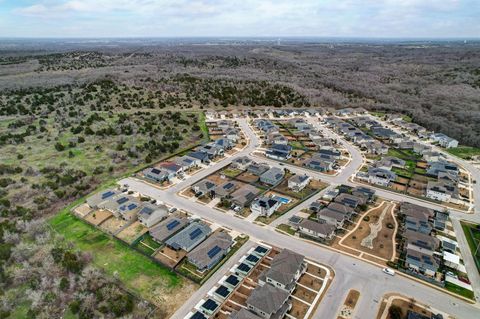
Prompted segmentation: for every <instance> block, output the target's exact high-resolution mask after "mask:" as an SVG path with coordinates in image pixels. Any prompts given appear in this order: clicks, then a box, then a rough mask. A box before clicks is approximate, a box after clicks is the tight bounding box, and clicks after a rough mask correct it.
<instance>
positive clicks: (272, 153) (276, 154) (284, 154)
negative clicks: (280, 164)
mask: <svg viewBox="0 0 480 319" xmlns="http://www.w3.org/2000/svg"><path fill="white" fill-rule="evenodd" d="M291 151H292V147H291V146H290V145H283V144H273V145H272V146H270V148H269V149H268V150H267V151H266V152H265V155H266V156H267V157H268V158H273V159H276V160H280V161H286V160H288V159H289V158H290V152H291Z"/></svg>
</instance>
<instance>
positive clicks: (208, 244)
mask: <svg viewBox="0 0 480 319" xmlns="http://www.w3.org/2000/svg"><path fill="white" fill-rule="evenodd" d="M232 243H233V241H232V237H231V236H230V235H229V234H228V233H226V232H216V233H214V234H212V235H211V236H210V237H209V238H207V239H206V240H205V241H204V242H203V243H201V244H200V245H198V246H197V247H196V248H195V249H193V250H192V251H191V252H190V253H188V255H187V258H188V261H189V262H190V263H192V264H194V265H195V266H196V267H197V270H198V271H200V272H202V271H204V270H209V269H212V268H213V267H214V266H215V265H216V264H217V263H218V262H219V261H220V260H222V258H223V257H224V256H225V255H226V254H227V253H228V252H229V250H230V247H231V246H232Z"/></svg>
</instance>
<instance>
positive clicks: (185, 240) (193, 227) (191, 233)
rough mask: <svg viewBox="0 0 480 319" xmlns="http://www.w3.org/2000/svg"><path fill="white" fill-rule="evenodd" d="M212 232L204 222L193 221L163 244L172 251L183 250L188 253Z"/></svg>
mask: <svg viewBox="0 0 480 319" xmlns="http://www.w3.org/2000/svg"><path fill="white" fill-rule="evenodd" d="M211 232H212V230H211V229H210V227H209V226H208V225H207V224H205V223H204V222H200V221H195V222H192V223H191V224H190V225H188V226H187V227H186V228H185V229H183V230H181V231H180V232H178V233H177V234H175V235H173V236H172V237H170V238H169V239H167V241H166V242H165V244H166V245H167V246H168V247H170V248H172V249H173V250H180V249H183V250H185V251H186V252H190V251H191V250H192V249H193V248H195V247H196V246H197V245H198V244H200V243H201V242H202V241H203V240H205V238H207V236H208V235H209V234H210V233H211Z"/></svg>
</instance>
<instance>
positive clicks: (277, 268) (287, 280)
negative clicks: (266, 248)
mask: <svg viewBox="0 0 480 319" xmlns="http://www.w3.org/2000/svg"><path fill="white" fill-rule="evenodd" d="M304 259H305V257H304V256H302V255H300V254H297V253H295V252H293V251H291V250H288V249H283V250H282V251H281V252H280V253H279V254H278V255H276V256H275V257H273V259H272V263H271V266H270V268H269V269H268V270H267V272H266V273H265V276H266V277H267V278H272V279H273V280H275V281H276V282H279V283H282V284H283V285H285V286H289V285H291V284H292V282H293V281H294V280H295V274H296V273H297V271H298V270H299V269H301V268H302V267H303V261H304Z"/></svg>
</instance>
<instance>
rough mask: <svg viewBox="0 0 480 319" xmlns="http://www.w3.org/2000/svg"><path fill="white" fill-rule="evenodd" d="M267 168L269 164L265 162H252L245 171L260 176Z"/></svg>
mask: <svg viewBox="0 0 480 319" xmlns="http://www.w3.org/2000/svg"><path fill="white" fill-rule="evenodd" d="M269 168H270V166H269V165H268V164H265V163H260V164H258V163H252V164H250V165H249V166H248V169H247V171H248V172H249V173H251V174H253V175H256V176H260V175H262V174H263V173H265V172H266V171H268V169H269Z"/></svg>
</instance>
